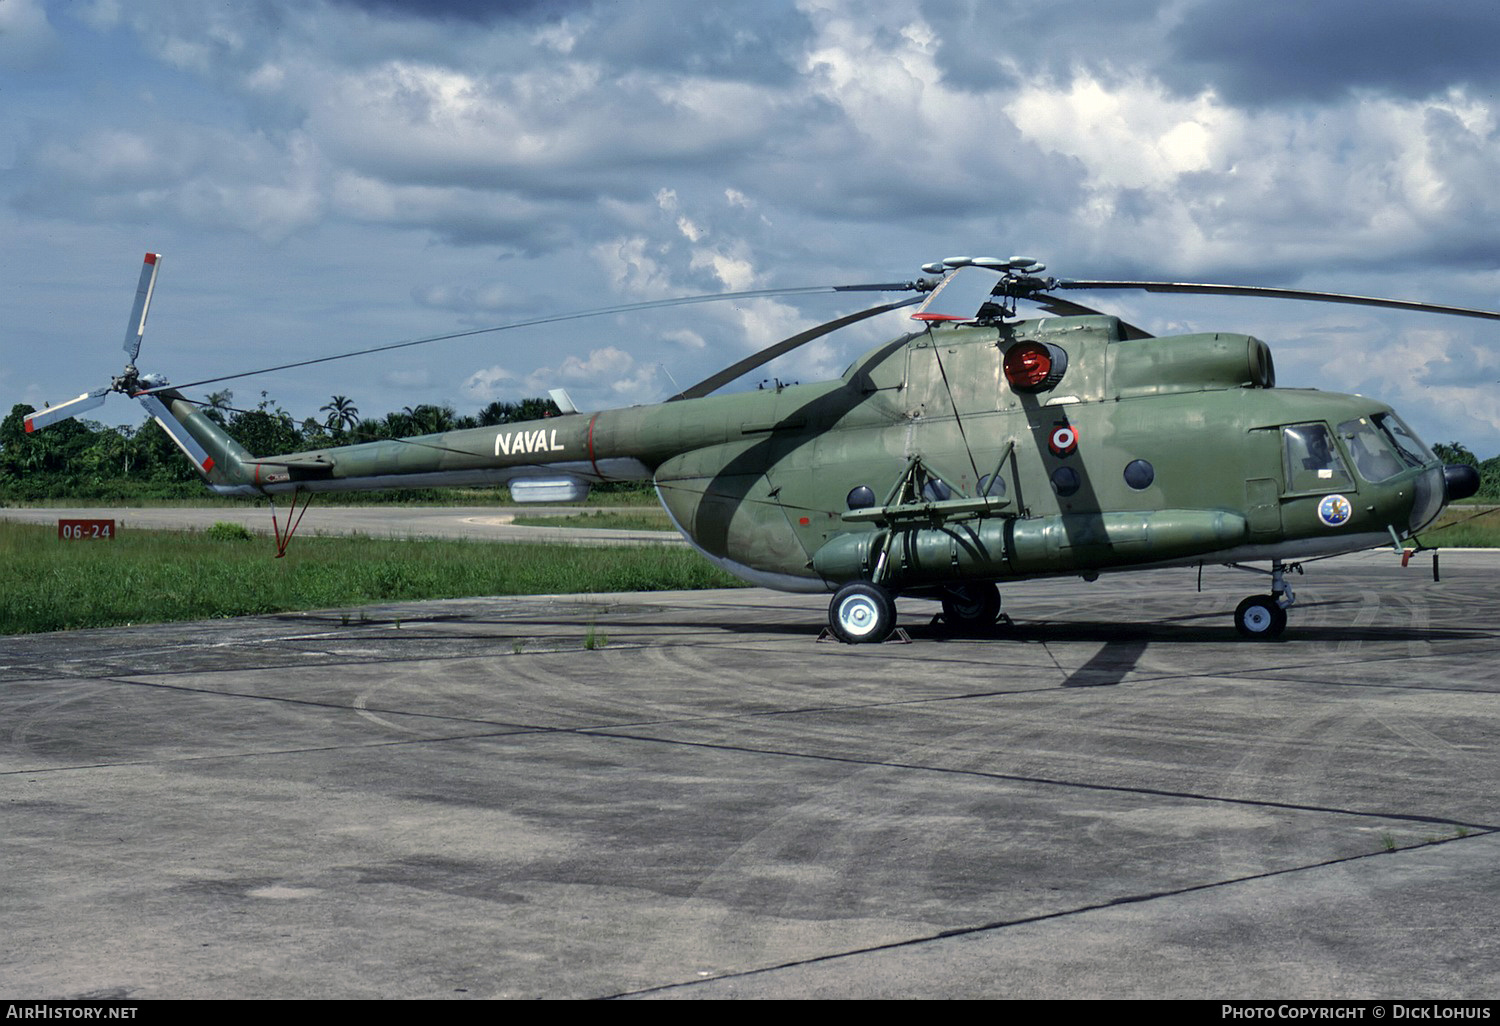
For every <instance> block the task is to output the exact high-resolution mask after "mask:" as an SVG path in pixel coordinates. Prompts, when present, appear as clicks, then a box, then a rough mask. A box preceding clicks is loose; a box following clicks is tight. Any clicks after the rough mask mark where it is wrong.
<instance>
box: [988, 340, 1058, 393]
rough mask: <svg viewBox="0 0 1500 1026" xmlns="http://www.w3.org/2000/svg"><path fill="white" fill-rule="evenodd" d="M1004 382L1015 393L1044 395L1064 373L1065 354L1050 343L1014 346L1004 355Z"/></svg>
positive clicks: (1030, 343) (1023, 343)
mask: <svg viewBox="0 0 1500 1026" xmlns="http://www.w3.org/2000/svg"><path fill="white" fill-rule="evenodd" d="M1002 366H1003V367H1004V370H1005V380H1006V381H1008V382H1010V387H1011V388H1013V389H1015V390H1016V391H1017V392H1044V391H1046V390H1047V389H1049V388H1053V387H1054V386H1056V385H1057V383H1058V382H1059V381H1061V380H1062V378H1063V375H1064V374H1065V373H1067V370H1068V354H1067V353H1066V352H1065V351H1064V350H1063V349H1062V348H1061V347H1059V346H1055V345H1052V344H1051V343H1050V342H1017V343H1016V344H1015V345H1013V346H1011V347H1010V348H1009V349H1008V350H1006V352H1005V361H1004V363H1003V365H1002Z"/></svg>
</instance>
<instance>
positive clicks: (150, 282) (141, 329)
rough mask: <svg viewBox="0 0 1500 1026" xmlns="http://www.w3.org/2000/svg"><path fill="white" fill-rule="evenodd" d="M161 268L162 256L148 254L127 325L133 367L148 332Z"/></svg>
mask: <svg viewBox="0 0 1500 1026" xmlns="http://www.w3.org/2000/svg"><path fill="white" fill-rule="evenodd" d="M160 267H161V254H160V253H147V254H146V262H145V264H144V265H142V267H141V283H140V285H139V286H137V287H136V290H135V306H134V307H133V308H132V309H131V311H130V322H129V323H128V324H126V325H125V357H126V362H127V363H129V364H131V365H132V366H134V364H135V358H136V357H137V356H139V355H140V352H141V336H142V335H143V334H145V331H146V314H148V313H149V312H150V311H151V294H152V293H153V292H155V291H156V272H157V270H158V269H159V268H160Z"/></svg>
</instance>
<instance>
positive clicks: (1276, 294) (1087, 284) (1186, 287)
mask: <svg viewBox="0 0 1500 1026" xmlns="http://www.w3.org/2000/svg"><path fill="white" fill-rule="evenodd" d="M1050 287H1051V288H1054V289H1135V290H1137V291H1141V292H1177V293H1184V294H1187V293H1196V294H1199V295H1208V296H1259V297H1261V298H1263V299H1302V300H1308V301H1311V302H1315V303H1347V304H1349V305H1351V306H1379V307H1385V308H1387V309H1393V310H1415V311H1417V312H1418V313H1435V314H1452V315H1453V316H1455V317H1482V318H1484V319H1485V320H1490V321H1500V313H1497V312H1495V311H1493V310H1474V309H1472V308H1470V307H1466V306H1440V305H1438V304H1436V303H1414V302H1410V301H1408V300H1405V299H1381V298H1379V297H1376V296H1351V295H1347V294H1345V293H1342V292H1309V291H1307V290H1304V289H1277V288H1268V287H1264V286H1259V285H1210V284H1198V283H1194V282H1170V281H1081V280H1072V279H1067V280H1062V281H1058V282H1056V283H1055V284H1053V285H1052V286H1050Z"/></svg>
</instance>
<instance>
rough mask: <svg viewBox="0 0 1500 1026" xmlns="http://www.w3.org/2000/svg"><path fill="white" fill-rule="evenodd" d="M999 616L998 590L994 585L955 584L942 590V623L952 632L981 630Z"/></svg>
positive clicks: (991, 624)
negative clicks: (951, 629)
mask: <svg viewBox="0 0 1500 1026" xmlns="http://www.w3.org/2000/svg"><path fill="white" fill-rule="evenodd" d="M999 616H1000V589H999V588H998V587H996V586H995V585H994V584H990V583H984V584H955V585H952V586H951V587H947V588H944V589H943V622H945V623H946V624H947V625H948V626H949V627H951V628H953V629H954V630H959V631H972V630H983V629H985V628H986V627H990V626H993V625H994V623H995V620H996V619H997V618H998V617H999Z"/></svg>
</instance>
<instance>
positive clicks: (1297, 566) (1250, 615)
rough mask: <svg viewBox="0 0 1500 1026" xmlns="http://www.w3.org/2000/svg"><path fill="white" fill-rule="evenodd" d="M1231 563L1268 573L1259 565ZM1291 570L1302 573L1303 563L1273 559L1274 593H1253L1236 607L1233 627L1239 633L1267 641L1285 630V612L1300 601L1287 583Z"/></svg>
mask: <svg viewBox="0 0 1500 1026" xmlns="http://www.w3.org/2000/svg"><path fill="white" fill-rule="evenodd" d="M1229 565H1230V566H1232V567H1234V568H1235V569H1236V570H1249V571H1252V572H1253V573H1261V574H1263V573H1267V571H1265V570H1260V569H1258V568H1256V567H1249V566H1240V565H1239V564H1238V563H1231V564H1229ZM1288 570H1291V571H1294V572H1296V573H1299V574H1300V573H1301V572H1302V564H1301V563H1283V562H1282V561H1281V560H1279V559H1277V560H1272V562H1271V569H1270V571H1269V573H1270V575H1271V594H1269V595H1251V596H1250V597H1249V598H1247V599H1245V600H1244V601H1243V602H1241V603H1240V604H1239V605H1238V606H1237V607H1236V608H1235V610H1234V629H1235V630H1237V631H1239V632H1240V636H1241V637H1245V638H1250V639H1252V640H1257V641H1264V640H1268V639H1271V638H1279V637H1281V634H1282V632H1283V631H1285V630H1286V611H1287V610H1288V609H1290V608H1291V607H1292V605H1293V603H1295V602H1296V601H1297V596H1296V595H1294V594H1293V593H1292V586H1291V584H1289V583H1288V582H1287V579H1286V573H1287V571H1288Z"/></svg>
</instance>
